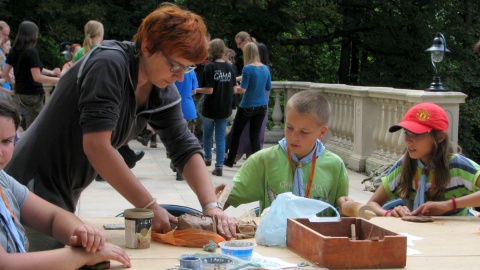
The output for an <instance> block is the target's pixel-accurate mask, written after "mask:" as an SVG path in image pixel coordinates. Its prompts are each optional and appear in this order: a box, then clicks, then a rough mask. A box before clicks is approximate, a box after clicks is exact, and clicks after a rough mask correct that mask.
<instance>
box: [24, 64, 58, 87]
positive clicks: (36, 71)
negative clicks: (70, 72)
mask: <svg viewBox="0 0 480 270" xmlns="http://www.w3.org/2000/svg"><path fill="white" fill-rule="evenodd" d="M30 72H31V73H32V77H33V80H34V81H35V82H37V83H57V82H58V80H59V78H58V77H50V76H45V75H43V74H42V73H41V72H40V68H38V67H37V68H31V69H30Z"/></svg>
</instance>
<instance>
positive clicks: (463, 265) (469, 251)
mask: <svg viewBox="0 0 480 270" xmlns="http://www.w3.org/2000/svg"><path fill="white" fill-rule="evenodd" d="M369 221H370V222H371V223H373V224H376V225H378V226H381V227H383V228H385V229H388V230H391V231H393V232H395V233H408V234H409V235H413V236H418V237H422V238H424V239H423V240H418V241H413V244H414V245H413V246H408V247H410V248H412V249H415V250H418V251H420V252H421V254H419V255H412V256H407V266H406V268H404V269H479V268H480V218H477V217H435V221H434V222H431V223H414V222H407V221H402V220H401V219H399V218H384V217H377V218H372V219H370V220H369ZM372 259H375V255H374V254H372Z"/></svg>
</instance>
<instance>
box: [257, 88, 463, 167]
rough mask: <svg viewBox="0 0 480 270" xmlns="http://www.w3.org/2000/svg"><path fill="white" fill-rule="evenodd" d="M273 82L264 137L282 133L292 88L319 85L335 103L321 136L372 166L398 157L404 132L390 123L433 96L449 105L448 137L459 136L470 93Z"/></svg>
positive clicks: (356, 162) (348, 161)
mask: <svg viewBox="0 0 480 270" xmlns="http://www.w3.org/2000/svg"><path fill="white" fill-rule="evenodd" d="M272 85H273V89H272V91H271V93H270V94H271V95H272V98H273V99H274V100H275V105H274V106H273V112H272V114H271V118H272V120H273V122H274V126H273V128H272V129H271V130H268V131H267V132H266V134H265V142H267V143H275V142H277V141H278V140H280V139H281V138H282V137H283V136H284V133H283V117H284V111H283V108H284V104H285V103H286V101H287V100H288V99H289V98H290V97H291V96H292V95H293V94H295V93H296V92H299V91H304V90H308V89H310V90H314V91H319V92H321V93H323V94H324V95H325V96H326V97H327V99H328V100H329V101H330V104H331V107H332V114H331V117H330V122H329V124H328V126H329V132H328V134H327V136H326V137H325V138H324V139H323V142H324V144H325V146H326V147H327V149H329V150H331V151H332V152H334V153H336V154H337V155H339V156H340V157H341V158H342V159H343V161H344V162H345V165H346V166H347V167H348V168H350V169H352V170H356V171H359V172H370V171H371V170H373V169H376V168H378V167H379V166H381V165H384V164H388V163H391V162H394V161H396V160H398V159H399V158H400V156H401V154H402V152H403V150H404V148H405V144H404V140H403V136H402V133H401V132H394V133H390V132H388V128H389V127H390V126H392V125H394V124H395V123H397V122H399V121H400V120H401V119H402V117H403V115H404V113H405V112H406V111H407V110H408V109H409V108H410V107H411V106H413V105H415V104H418V103H421V102H434V103H436V104H438V105H440V106H441V107H442V108H444V109H445V111H446V112H447V115H448V118H449V122H450V129H449V131H448V134H449V137H450V140H451V141H452V143H453V144H454V146H456V145H457V142H458V122H459V106H460V104H461V103H464V102H465V98H466V95H465V94H463V93H461V92H429V91H423V90H411V89H396V88H388V87H366V86H351V85H342V84H321V83H310V82H273V83H272ZM282 101H283V102H282Z"/></svg>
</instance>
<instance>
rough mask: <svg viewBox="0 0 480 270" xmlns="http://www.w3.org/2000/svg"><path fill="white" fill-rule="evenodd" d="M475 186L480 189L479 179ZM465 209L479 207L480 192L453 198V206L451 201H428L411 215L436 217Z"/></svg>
mask: <svg viewBox="0 0 480 270" xmlns="http://www.w3.org/2000/svg"><path fill="white" fill-rule="evenodd" d="M476 186H477V187H480V177H479V178H477V181H476ZM465 207H480V191H477V192H475V193H472V194H469V195H466V196H463V197H459V198H455V205H453V200H446V201H435V202H434V201H428V202H426V203H424V204H422V205H420V206H419V207H418V208H417V209H416V210H415V211H413V212H412V215H424V216H438V215H442V214H443V213H445V212H448V211H450V210H453V209H454V208H465Z"/></svg>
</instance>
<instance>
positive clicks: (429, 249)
mask: <svg viewBox="0 0 480 270" xmlns="http://www.w3.org/2000/svg"><path fill="white" fill-rule="evenodd" d="M83 220H84V222H85V223H88V224H92V225H94V226H96V227H98V228H100V229H101V230H102V231H103V232H104V233H105V235H106V237H107V241H108V242H110V243H113V244H116V245H119V246H121V247H123V248H124V249H125V250H126V251H127V253H128V254H129V256H130V258H131V262H132V266H133V267H132V268H131V269H166V268H171V267H176V265H178V259H179V257H180V255H181V254H185V253H189V254H192V253H207V252H205V251H203V249H202V248H188V247H176V246H172V245H167V244H161V243H157V242H152V243H151V246H150V248H149V249H129V248H126V247H125V231H124V230H104V229H103V224H108V223H123V222H124V220H123V218H84V219H83ZM369 222H371V223H373V224H375V225H378V226H380V227H383V228H385V229H388V230H391V231H393V232H395V233H408V234H409V235H412V236H416V237H421V238H424V239H423V240H415V241H413V246H408V248H411V249H414V250H417V251H419V252H420V254H418V255H411V256H407V266H406V267H405V268H403V269H415V270H417V269H478V268H479V267H480V266H479V265H480V218H477V217H438V218H435V221H434V222H431V223H414V222H407V221H402V220H401V219H399V218H392V217H388V218H385V217H377V218H372V219H370V220H369ZM252 241H255V240H254V239H252ZM216 252H217V253H221V251H220V249H217V251H216ZM255 252H257V253H259V254H260V255H262V256H266V257H275V258H279V259H281V260H283V261H285V262H289V263H300V262H306V260H305V259H303V258H301V257H300V256H298V255H297V254H295V253H294V252H292V251H290V250H289V249H288V248H286V247H264V246H260V245H257V246H256V247H255ZM374 259H375V254H372V260H374ZM112 268H114V269H119V268H121V267H120V265H119V264H118V263H117V262H112ZM302 269H305V268H302Z"/></svg>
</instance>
